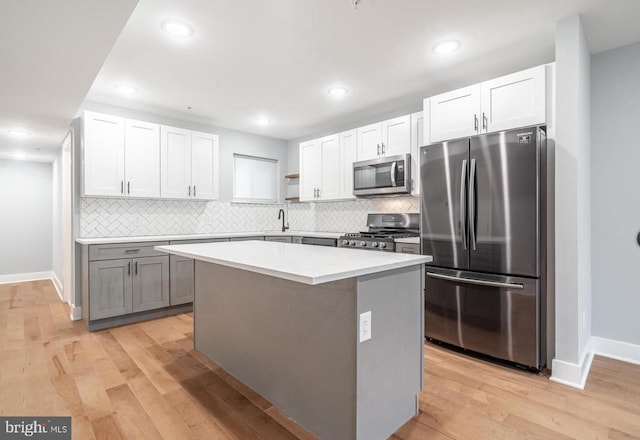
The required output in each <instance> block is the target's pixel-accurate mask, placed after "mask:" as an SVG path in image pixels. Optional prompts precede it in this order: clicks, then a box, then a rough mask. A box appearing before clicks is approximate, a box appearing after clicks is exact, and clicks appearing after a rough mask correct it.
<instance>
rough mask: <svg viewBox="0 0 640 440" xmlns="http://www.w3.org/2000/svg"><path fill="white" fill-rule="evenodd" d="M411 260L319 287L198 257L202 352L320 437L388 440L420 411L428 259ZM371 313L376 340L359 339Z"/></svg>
mask: <svg viewBox="0 0 640 440" xmlns="http://www.w3.org/2000/svg"><path fill="white" fill-rule="evenodd" d="M262 243H264V242H262ZM226 245H228V244H226ZM274 245H275V246H280V249H282V248H281V247H282V246H303V247H307V248H312V247H311V246H305V245H296V244H280V243H273V244H270V245H269V246H274ZM206 246H215V245H206ZM245 246H247V245H245ZM261 246H265V245H264V244H262V245H261ZM180 247H181V246H169V247H166V248H165V249H162V248H157V249H158V250H164V251H167V252H171V253H176V252H174V251H180V249H179V248H180ZM172 248H173V249H172ZM210 249H213V248H210ZM273 249H277V248H273ZM288 249H289V248H287V247H285V251H286V250H288ZM315 249H317V247H315ZM315 249H314V250H315ZM221 250H222V249H221ZM331 251H333V252H336V251H338V252H342V253H345V252H346V253H350V254H351V255H348V257H349V258H356V259H357V258H358V257H360V256H363V255H362V253H365V254H366V253H367V251H357V250H349V249H336V248H332V249H331ZM180 253H182V252H180ZM184 255H186V254H184ZM189 256H190V257H192V258H196V259H198V257H197V252H193V247H192V248H191V249H190V252H189ZM327 256H330V254H328V255H327ZM341 256H344V255H341ZM398 256H399V255H398ZM363 257H365V258H366V255H365V256H363ZM389 257H390V258H396V256H395V255H394V256H391V255H390V256H389ZM404 257H408V258H414V259H415V260H413V261H412V263H413V264H411V265H407V264H409V263H407V261H408V260H405V263H404V264H405V265H404V267H399V268H393V269H388V270H383V271H380V272H373V273H368V274H362V275H357V276H351V277H346V278H342V279H337V280H333V281H327V282H318V283H317V284H312V283H313V281H310V282H309V283H305V282H300V281H294V280H291V279H284V278H282V277H279V276H277V275H275V276H274V275H269V274H267V273H268V272H269V270H268V269H267V270H262V269H261V270H260V271H261V272H263V273H258V272H257V271H254V270H252V269H244V268H239V267H237V265H235V264H234V266H236V267H230V265H226V264H224V263H223V264H219V263H217V262H210V261H202V260H199V261H196V266H195V285H196V287H195V300H194V327H195V328H194V346H195V349H196V350H198V351H199V352H201V353H202V354H204V355H205V356H207V357H208V358H210V359H211V360H212V361H214V362H215V363H217V364H218V365H220V366H221V367H222V368H224V369H225V370H226V371H227V372H229V373H230V374H231V375H233V376H234V377H236V378H237V379H239V380H240V381H242V382H243V383H245V384H246V385H247V386H249V387H250V388H252V389H253V390H255V391H256V392H258V393H259V394H261V395H262V396H263V397H265V398H266V399H267V400H269V401H270V402H271V403H273V404H274V405H275V406H277V407H278V408H280V409H281V410H282V411H283V412H284V413H286V414H287V415H288V416H289V417H291V418H292V419H293V420H294V421H296V422H297V423H298V424H299V425H300V426H302V427H303V428H305V429H307V430H308V431H310V432H311V433H313V434H314V435H316V436H317V437H318V438H320V439H327V440H343V439H344V440H350V439H358V440H365V439H366V440H376V439H386V438H388V437H389V436H390V435H391V434H393V433H394V432H395V431H396V430H397V429H398V428H400V427H401V426H402V425H403V424H404V423H405V422H406V421H408V420H409V419H410V418H412V417H413V416H415V415H416V414H417V412H418V394H419V393H420V391H421V389H422V371H423V370H422V363H423V335H422V331H423V328H424V326H423V309H424V308H423V306H422V305H423V304H424V301H423V289H422V284H423V282H422V280H423V274H424V271H423V265H422V263H423V262H424V259H425V258H428V257H424V256H423V258H422V259H420V258H419V257H415V256H411V257H410V256H404ZM274 258H277V252H276V253H275V254H274ZM204 259H209V260H211V259H210V258H204ZM264 272H267V273H264ZM342 276H345V274H343V275H341V277H342ZM365 312H371V339H369V340H366V341H364V342H359V336H360V334H359V318H360V314H362V313H365Z"/></svg>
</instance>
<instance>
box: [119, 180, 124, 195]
mask: <svg viewBox="0 0 640 440" xmlns="http://www.w3.org/2000/svg"><path fill="white" fill-rule="evenodd" d="M120 194H124V180H121V181H120Z"/></svg>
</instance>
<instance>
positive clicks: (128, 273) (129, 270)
mask: <svg viewBox="0 0 640 440" xmlns="http://www.w3.org/2000/svg"><path fill="white" fill-rule="evenodd" d="M127 275H129V276H131V261H129V262H128V263H127Z"/></svg>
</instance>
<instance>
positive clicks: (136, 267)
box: [133, 261, 138, 275]
mask: <svg viewBox="0 0 640 440" xmlns="http://www.w3.org/2000/svg"><path fill="white" fill-rule="evenodd" d="M133 267H134V268H135V272H134V273H135V274H136V275H138V262H137V261H136V262H135V264H134V266H133Z"/></svg>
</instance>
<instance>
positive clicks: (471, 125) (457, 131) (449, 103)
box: [429, 84, 480, 142]
mask: <svg viewBox="0 0 640 440" xmlns="http://www.w3.org/2000/svg"><path fill="white" fill-rule="evenodd" d="M429 110H430V118H431V119H430V121H429V123H430V126H431V139H430V141H431V142H439V141H444V140H447V139H455V138H459V137H465V136H473V135H474V134H477V133H479V132H480V84H475V85H473V86H469V87H464V88H462V89H458V90H453V91H451V92H447V93H443V94H441V95H436V96H432V97H431V98H430V99H429Z"/></svg>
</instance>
